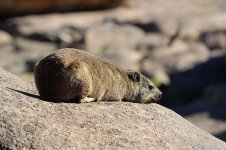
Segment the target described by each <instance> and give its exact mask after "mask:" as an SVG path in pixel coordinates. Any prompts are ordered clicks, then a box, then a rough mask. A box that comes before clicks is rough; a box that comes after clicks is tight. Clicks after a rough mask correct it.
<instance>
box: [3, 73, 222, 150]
mask: <svg viewBox="0 0 226 150" xmlns="http://www.w3.org/2000/svg"><path fill="white" fill-rule="evenodd" d="M36 93H37V92H36V90H35V88H34V86H33V85H32V84H31V83H27V82H24V81H22V80H20V79H19V78H17V77H15V76H14V75H12V74H10V73H8V72H6V71H4V70H2V69H0V114H1V115H0V148H1V149H93V148H94V149H206V150H208V149H219V150H220V149H222V150H223V149H226V144H225V143H224V142H222V141H220V140H218V139H216V138H215V137H213V136H211V135H210V134H208V133H206V132H204V131H202V130H200V129H198V128H197V127H195V126H194V125H192V124H190V123H189V122H187V121H186V120H184V119H183V118H182V117H180V116H179V115H177V114H176V113H174V112H173V111H171V110H169V109H166V108H164V107H162V106H160V105H158V104H150V105H144V104H135V103H123V102H116V103H110V102H105V103H89V104H66V103H50V102H46V101H42V100H40V99H38V98H39V97H38V96H37V95H35V94H36Z"/></svg>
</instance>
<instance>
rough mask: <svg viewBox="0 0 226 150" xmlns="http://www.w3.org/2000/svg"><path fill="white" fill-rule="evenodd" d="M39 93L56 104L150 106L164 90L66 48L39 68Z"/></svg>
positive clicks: (37, 69) (37, 73)
mask: <svg viewBox="0 0 226 150" xmlns="http://www.w3.org/2000/svg"><path fill="white" fill-rule="evenodd" d="M35 83H36V86H37V89H38V91H39V94H40V96H41V97H43V98H44V99H46V100H49V101H54V102H91V101H128V102H137V103H150V102H154V101H157V100H159V99H160V97H161V94H162V93H161V92H160V90H159V89H158V88H157V87H156V86H155V85H154V84H153V83H152V82H151V81H150V80H149V79H147V78H146V77H145V76H143V75H141V74H140V73H138V72H134V71H124V70H122V69H120V68H118V67H116V66H115V65H113V64H111V63H109V62H107V61H105V60H103V59H100V58H98V57H96V56H93V55H91V54H89V53H87V52H85V51H83V50H77V49H72V48H65V49H60V50H57V51H55V52H54V53H52V54H50V55H48V56H47V57H45V58H43V59H42V60H40V61H39V62H38V63H37V65H36V67H35Z"/></svg>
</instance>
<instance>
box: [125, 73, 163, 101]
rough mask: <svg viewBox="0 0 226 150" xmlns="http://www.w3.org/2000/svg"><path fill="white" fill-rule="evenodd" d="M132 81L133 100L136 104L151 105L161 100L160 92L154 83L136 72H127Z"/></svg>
mask: <svg viewBox="0 0 226 150" xmlns="http://www.w3.org/2000/svg"><path fill="white" fill-rule="evenodd" d="M128 77H129V78H130V80H131V81H132V89H133V99H134V102H138V103H151V102H155V101H158V100H159V99H160V98H161V95H162V93H161V91H160V90H159V89H158V88H157V87H156V86H155V85H154V83H153V82H152V81H151V80H149V79H148V78H146V77H145V76H143V75H141V74H140V73H138V72H133V71H128Z"/></svg>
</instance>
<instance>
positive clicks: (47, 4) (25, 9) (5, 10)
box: [0, 0, 124, 17]
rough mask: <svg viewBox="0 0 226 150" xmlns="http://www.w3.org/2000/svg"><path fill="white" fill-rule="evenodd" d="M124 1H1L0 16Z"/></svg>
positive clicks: (104, 4) (115, 4)
mask: <svg viewBox="0 0 226 150" xmlns="http://www.w3.org/2000/svg"><path fill="white" fill-rule="evenodd" d="M123 1H124V0H88V1H87V0H86V1H83V0H64V1H61V0H45V1H39V0H29V1H27V0H20V1H17V0H8V1H4V0H1V1H0V2H1V5H0V16H1V17H6V16H15V15H21V14H23V15H24V14H30V13H41V12H46V11H62V10H66V9H75V10H76V9H77V10H81V9H96V8H109V7H114V6H118V5H120V4H121V3H122V2H123Z"/></svg>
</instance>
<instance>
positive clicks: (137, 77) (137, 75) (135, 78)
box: [128, 72, 140, 82]
mask: <svg viewBox="0 0 226 150" xmlns="http://www.w3.org/2000/svg"><path fill="white" fill-rule="evenodd" d="M128 77H129V78H130V79H132V80H133V81H136V82H138V81H140V73H139V72H128Z"/></svg>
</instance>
